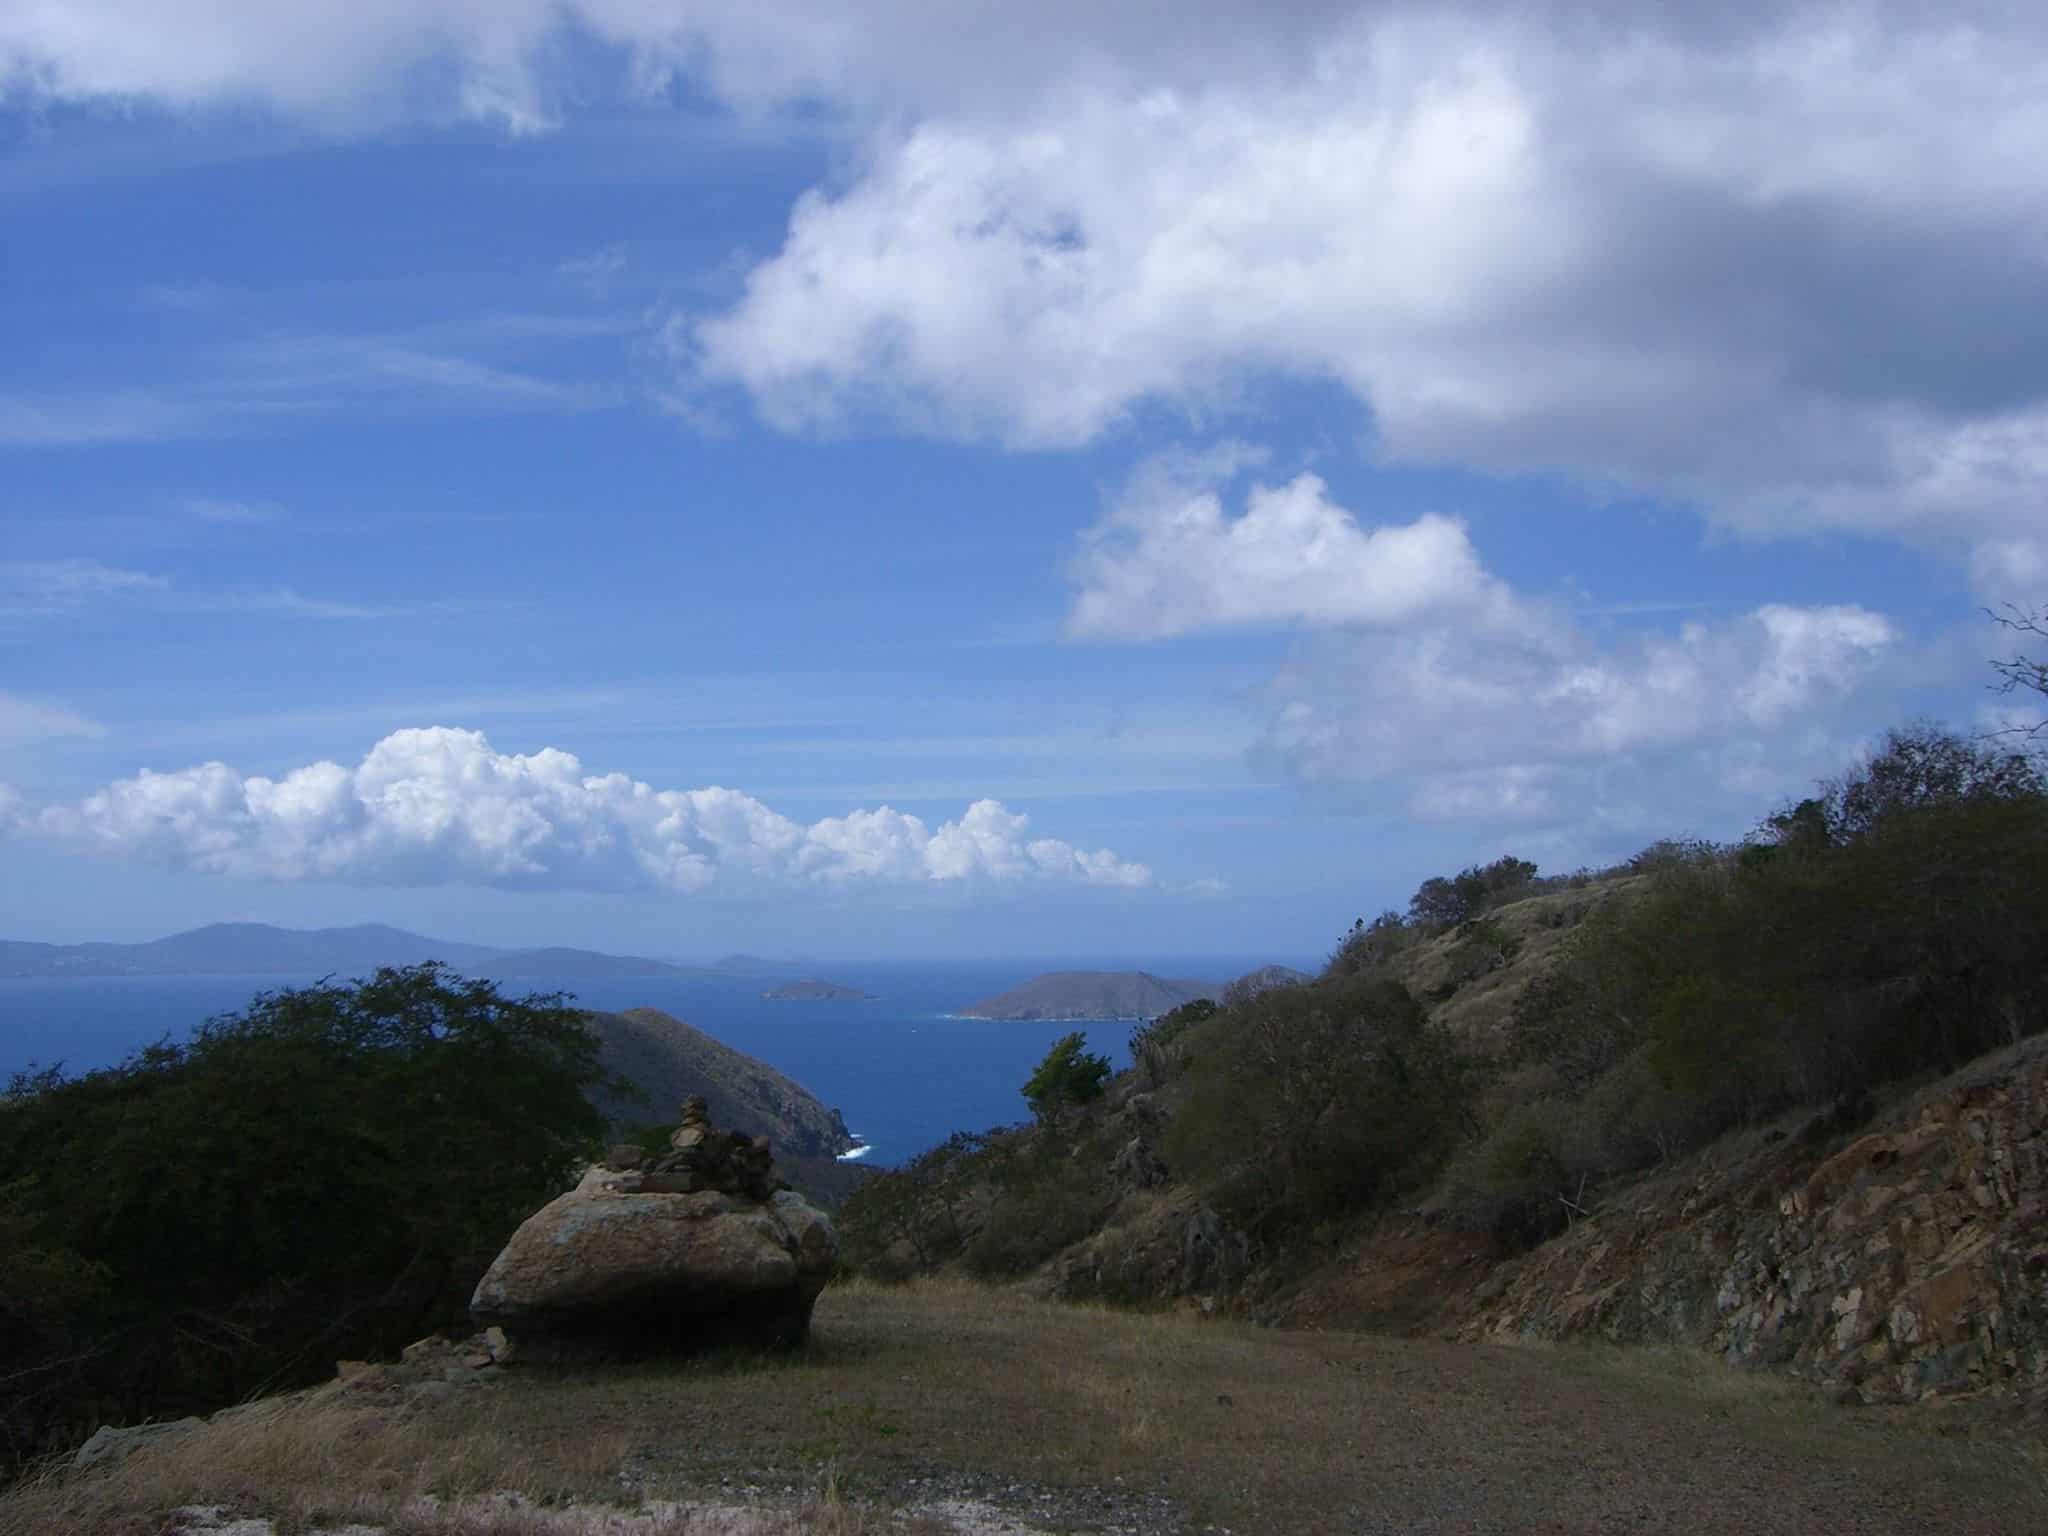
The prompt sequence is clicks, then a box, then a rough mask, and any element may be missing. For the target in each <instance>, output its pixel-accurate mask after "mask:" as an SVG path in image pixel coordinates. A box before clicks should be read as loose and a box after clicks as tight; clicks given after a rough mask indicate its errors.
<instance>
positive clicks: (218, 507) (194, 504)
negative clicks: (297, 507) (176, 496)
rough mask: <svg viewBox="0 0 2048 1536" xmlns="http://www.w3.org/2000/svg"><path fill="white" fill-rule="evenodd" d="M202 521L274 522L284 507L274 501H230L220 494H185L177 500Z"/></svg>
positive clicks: (280, 515)
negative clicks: (181, 498) (185, 495)
mask: <svg viewBox="0 0 2048 1536" xmlns="http://www.w3.org/2000/svg"><path fill="white" fill-rule="evenodd" d="M179 505H180V506H182V507H183V508H184V509H185V510H186V511H187V512H189V513H190V514H191V515H192V516H194V517H196V518H198V519H199V520H200V521H201V522H203V523H274V522H276V521H277V520H278V519H279V518H281V517H283V516H284V508H283V507H280V506H279V505H278V504H277V503H276V502H274V501H231V500H229V499H227V498H225V497H220V496H187V497H185V498H184V499H183V500H181V501H180V502H179Z"/></svg>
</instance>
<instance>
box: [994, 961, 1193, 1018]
mask: <svg viewBox="0 0 2048 1536" xmlns="http://www.w3.org/2000/svg"><path fill="white" fill-rule="evenodd" d="M1219 990H1220V989H1219V988H1218V987H1217V986H1216V984H1215V983H1214V982H1209V981H1180V980H1175V979H1173V978H1170V977H1164V976H1154V975H1153V974H1152V973H1151V972H1150V971H1048V972H1046V973H1045V974H1044V975H1043V976H1035V977H1033V978H1032V979H1031V980H1030V981H1027V982H1025V983H1024V985H1022V986H1021V987H1012V988H1011V989H1010V990H1009V991H1007V992H1003V993H999V994H998V995H997V996H995V997H990V998H984V999H983V1000H982V1001H981V1002H978V1003H975V1004H974V1005H973V1006H972V1007H968V1008H962V1009H961V1010H960V1012H959V1015H958V1016H959V1017H961V1018H965V1019H1017V1020H1028V1019H1153V1018H1157V1017H1158V1016H1159V1015H1160V1014H1162V1013H1169V1012H1171V1011H1172V1010H1173V1009H1175V1008H1178V1007H1179V1006H1180V1005H1181V1004H1182V1003H1191V1002H1193V1001H1194V1000H1195V999H1196V998H1198V997H1215V996H1216V995H1217V993H1218V991H1219Z"/></svg>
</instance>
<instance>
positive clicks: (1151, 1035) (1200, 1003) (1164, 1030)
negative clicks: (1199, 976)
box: [1130, 997, 1217, 1088]
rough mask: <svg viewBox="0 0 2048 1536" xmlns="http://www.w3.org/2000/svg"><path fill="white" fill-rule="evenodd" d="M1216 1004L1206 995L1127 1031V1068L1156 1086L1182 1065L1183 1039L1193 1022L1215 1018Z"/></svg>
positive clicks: (1150, 1085)
mask: <svg viewBox="0 0 2048 1536" xmlns="http://www.w3.org/2000/svg"><path fill="white" fill-rule="evenodd" d="M1216 1014H1217V1004H1216V1003H1215V1002H1214V1001H1213V1000H1211V999H1209V998H1206V997H1198V998H1196V999H1195V1000H1194V1001H1193V1002H1189V1003H1182V1004H1181V1005H1180V1006H1179V1007H1178V1008H1175V1009H1173V1010H1171V1011H1170V1012H1167V1013H1162V1014H1161V1015H1160V1016H1159V1017H1158V1018H1156V1019H1151V1020H1148V1021H1147V1022H1145V1023H1143V1024H1140V1025H1138V1026H1137V1027H1136V1028H1135V1029H1133V1030H1132V1031H1131V1040H1130V1047H1131V1068H1132V1070H1133V1071H1134V1072H1135V1073H1136V1074H1137V1076H1138V1079H1139V1080H1140V1081H1141V1082H1143V1083H1145V1084H1146V1085H1147V1086H1148V1087H1153V1088H1157V1087H1159V1086H1160V1085H1161V1084H1163V1083H1164V1082H1166V1080H1167V1079H1168V1078H1170V1077H1172V1076H1173V1075H1174V1073H1175V1072H1176V1071H1178V1070H1179V1069H1180V1067H1181V1066H1182V1065H1184V1064H1185V1061H1186V1057H1187V1053H1186V1049H1185V1047H1184V1045H1183V1042H1184V1041H1185V1039H1186V1038H1187V1033H1188V1031H1189V1030H1190V1029H1192V1028H1194V1026H1195V1025H1197V1024H1202V1023H1206V1022H1207V1021H1208V1020H1210V1019H1213V1018H1215V1017H1216Z"/></svg>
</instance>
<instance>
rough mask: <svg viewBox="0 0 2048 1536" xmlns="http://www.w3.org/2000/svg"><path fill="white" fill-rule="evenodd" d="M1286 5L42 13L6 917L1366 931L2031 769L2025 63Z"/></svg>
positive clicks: (1967, 20) (928, 0)
mask: <svg viewBox="0 0 2048 1536" xmlns="http://www.w3.org/2000/svg"><path fill="white" fill-rule="evenodd" d="M1272 9H1273V8H1271V7H1264V6H1252V5H1242V4H1231V3H1224V0H1195V3H1184V4H1178V5H1170V6H1169V5H1166V4H1164V3H1163V0H1162V3H1159V4H1153V3H1151V0H1136V3H1133V4H1131V5H1129V6H1126V7H1119V8H1102V7H1097V6H1084V5H1079V4H1074V5H1062V4H1054V5H1050V6H1043V7H1035V8H1023V9H1020V8H1017V7H998V6H993V5H990V6H982V5H974V4H966V5H940V4H938V3H937V0H889V3H884V4H878V5H876V6H873V7H869V8H863V9H862V10H861V11H860V13H859V14H858V16H857V17H856V16H854V15H853V14H852V13H844V14H843V13H842V8H840V7H834V6H827V5H824V4H822V3H812V0H788V3H786V4H783V5H780V6H776V7H760V6H737V5H735V6H724V5H718V4H700V5H688V6H686V5H681V4H672V3H657V0H560V3H542V0H521V3H504V4H488V5H487V4H480V3H466V0H434V3H426V4H407V5H398V4H395V3H394V4H384V3H369V4H363V3H358V4H351V5H341V4H338V3H329V0H295V3H287V4H281V5H280V4H268V5H256V4H253V3H250V4H242V3H240V0H212V3H206V4H201V3H199V0H152V3H149V4H142V3H140V0H79V3H74V4H71V5H67V6H64V7H61V8H58V7H42V8H37V7H27V8H15V9H10V10H7V11H0V337H4V339H5V345H4V347H0V859H4V861H5V867H6V868H7V870H8V871H9V877H8V879H7V880H6V881H4V882H0V933H4V934H6V935H7V936H11V937H20V938H34V939H45V940H56V941H71V940H81V939H87V938H118V939H136V938H146V937H153V936H156V935H158V934H161V933H164V932H168V931H172V930H175V929H178V928H182V927H187V926H191V925H194V924H196V923H199V922H205V921H213V920H222V919H259V920H268V921H274V922H280V923H286V924H292V925H311V924H316V923H338V922H355V921H365V920H381V921H391V922H397V923H401V924H404V925H407V926H412V927H416V928H421V929H425V930H428V931H432V932H438V933H443V934H446V935H449V936H452V937H462V938H470V939H480V940H485V941H504V942H528V941H534V942H538V941H547V942H569V943H580V944H587V945H591V946H595V947H604V948H612V949H633V950H641V951H653V952H657V953H664V954H680V955H708V954H711V953H716V952H720V951H722V950H726V949H731V948H736V947H747V948H753V949H767V950H776V949H783V950H802V951H804V952H807V953H811V954H819V955H843V956H854V955H863V956H865V955H874V956H886V957H899V956H902V957H914V956H920V955H933V956H937V955H993V954H1066V955H1074V954H1092V955H1103V956H1115V955H1117V954H1119V953H1123V954H1160V953H1182V954H1195V953H1199V952H1201V951H1204V950H1227V951H1230V952H1232V953H1242V952H1246V951H1255V950H1259V949H1261V948H1265V949H1271V950H1273V951H1274V952H1276V953H1286V954H1302V953H1315V952H1319V951H1322V950H1324V949H1326V948H1327V947H1328V946H1329V945H1330V943H1332V942H1333V941H1334V940H1335V938H1336V937H1337V935H1338V934H1339V933H1340V932H1341V931H1342V929H1343V928H1344V927H1345V926H1346V925H1348V923H1349V922H1350V921H1351V919H1352V918H1353V917H1356V916H1359V915H1370V914H1371V913H1373V912H1376V911H1378V910H1379V909H1380V908H1382V907H1384V906H1387V905H1400V904H1402V903H1403V902H1404V901H1405V898H1406V896H1407V894H1408V893H1409V892H1410V891H1412V890H1413V888H1414V886H1415V885H1416V883H1417V882H1418V881H1419V880H1420V879H1421V878H1423V877H1424V876H1426V875H1428V874H1431V873H1437V872H1441V871H1446V870H1451V869H1455V868H1457V867H1459V866H1461V865H1463V864H1466V863H1470V862H1473V861H1475V860H1481V859H1486V858H1491V857H1493V856H1496V855H1498V854H1499V853H1502V852H1504V851H1509V850H1512V851H1515V852H1518V853H1520V854H1523V855H1525V856H1527V857H1532V858H1535V859H1537V860H1538V862H1539V863H1540V864H1542V865H1543V866H1545V867H1546V868H1553V869H1554V868H1569V867H1575V866H1577V865H1580V864H1583V863H1600V862H1604V861H1611V860H1614V859H1617V858H1620V857H1624V856H1626V855H1627V854H1629V853H1630V852H1632V851H1634V850H1635V849H1637V848H1639V847H1641V846H1643V845H1644V844H1646V843H1648V842H1649V841H1651V840H1653V839H1655V838H1657V837H1661V836H1668V835H1704V836H1711V837H1720V838H1728V837H1736V836H1739V835H1741V834H1742V833H1743V832H1744V831H1745V830H1747V829H1748V828H1749V827H1750V826H1752V825H1754V824H1755V822H1756V821H1757V820H1758V819H1759V817H1760V816H1761V815H1762V814H1764V813H1765V812H1766V811H1768V810H1769V809H1771V808H1772V807H1773V806H1774V805H1776V804H1777V803H1779V802H1781V801H1782V800H1783V799H1785V798H1786V797H1788V796H1796V795H1798V794H1800V793H1802V792H1803V791H1804V790H1805V789H1806V788H1807V787H1809V786H1810V785H1811V784H1812V783H1813V781H1814V780H1815V779H1816V778H1819V777H1821V776H1824V775H1827V774H1829V773H1833V772H1837V771H1839V770H1840V769H1841V768H1842V767H1843V766H1845V765H1846V764H1847V763H1849V762H1851V761H1853V759H1854V758H1855V756H1856V754H1857V753H1859V752H1860V751H1862V750H1865V749H1866V748H1867V746H1868V745H1869V744H1870V742H1871V741H1872V740H1873V739H1874V737H1875V736H1876V735H1877V733H1879V732H1881V731H1882V730H1883V729H1884V728H1886V727H1887V726H1891V725H1895V724H1899V723H1902V722H1904V721H1906V720H1908V719H1910V718H1912V717H1914V716H1917V715H1923V714H1927V715H1933V716H1936V717H1938V718H1941V719H1944V720H1947V721H1949V722H1951V723H1953V724H1955V725H1957V726H1958V727H1959V728H1962V729H1966V730H1987V729H1993V728H1996V727H1998V726H2000V725H2002V724H2007V723H2011V717H2009V716H2008V715H2007V714H2004V713H2001V710H2002V709H2004V708H2005V706H2006V704H2007V703H2008V702H2009V701H2003V700H2000V699H1999V698H1997V697H1996V696H1995V695H1993V694H1990V693H1989V692H1988V691H1987V689H1986V686H1985V685H1986V684H1987V683H1988V682H1989V681H1991V680H1992V679H1991V675H1990V673H1989V671H1988V669H1987V667H1986V661H1987V658H1989V657H1991V656H1993V655H2001V654H2005V653H2007V652H2008V651H2009V649H2010V647H2009V644H2008V643H2007V637H2005V636H2003V635H2002V634H2001V632H1999V631H1998V630H1996V629H1995V627H1994V626H1992V625H1991V624H1990V623H1989V622H1988V621H1987V620H1986V619H1985V618H1984V616H1983V613H1982V610H1983V608H1984V607H1985V606H1987V605H1991V606H1996V605H1999V604H2003V603H2007V602H2012V603H2018V604H2022V605H2024V606H2028V607H2038V606H2039V605H2040V604H2041V603H2042V602H2043V601H2044V598H2048V501H2044V486H2048V302H2044V301H2048V215H2044V213H2043V211H2042V203H2041V200H2040V198H2039V195H2038V187H2039V171H2038V167H2039V166H2040V165H2041V164H2043V163H2048V159H2044V156H2048V118H2044V117H2043V115H2042V113H2041V111H2040V108H2039V103H2040V102H2041V101H2042V100H2048V26H2044V25H2043V24H2042V23H2039V22H2036V21H2033V20H2030V19H2027V18H2025V17H2024V16H2023V15H2021V14H2020V13H2017V12H2014V11H2013V10H2012V9H2011V8H2009V7H2001V6H1995V5H1990V4H1986V5H1982V6H1979V5H1971V4H1965V5H1961V6H1957V7H1950V8H1946V9H1945V10H1944V11H1943V12H1942V13H1941V15H1940V16H1939V17H1929V16H1926V15H1923V14H1921V12H1920V10H1919V9H1918V8H1909V7H1904V6H1894V5H1887V4H1877V3H1870V4H1864V5H1852V6H1848V7H1843V6H1836V5H1830V6H1825V7H1822V6H1809V5H1803V4H1794V3H1783V4H1763V5H1758V6H1756V7H1753V8H1748V9H1747V10H1746V12H1745V14H1744V15H1743V16H1742V17H1741V18H1739V19H1734V20H1726V21H1720V22H1713V23H1708V22H1703V21H1701V20H1700V19H1699V18H1697V17H1696V16H1694V14H1693V8H1690V7H1678V6H1671V7H1668V8H1663V7H1658V6H1631V7H1620V6H1605V5H1597V4H1596V5H1584V4H1579V5H1570V6H1566V5H1562V4H1560V5H1556V6H1545V5H1537V6H1515V7H1507V6H1503V5H1497V4H1489V3H1479V0H1473V3H1466V4H1457V5H1449V6H1444V5H1436V6H1430V7H1427V8H1417V7H1412V6H1403V5H1393V4H1370V5H1356V4H1336V3H1330V4H1322V3H1317V4H1309V5H1303V6H1299V7H1288V8H1284V9H1285V14H1284V15H1282V16H1279V17H1277V18H1276V17H1275V16H1273V15H1270V14H1268V13H1269V12H1270V11H1271V10H1272ZM571 759H573V761H571Z"/></svg>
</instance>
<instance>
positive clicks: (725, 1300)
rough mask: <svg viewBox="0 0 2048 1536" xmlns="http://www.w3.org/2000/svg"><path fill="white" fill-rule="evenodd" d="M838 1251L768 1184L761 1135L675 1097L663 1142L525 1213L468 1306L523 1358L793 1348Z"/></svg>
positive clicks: (626, 1151)
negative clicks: (657, 1151)
mask: <svg viewBox="0 0 2048 1536" xmlns="http://www.w3.org/2000/svg"><path fill="white" fill-rule="evenodd" d="M837 1257H838V1240H837V1237H836V1235H835V1234H834V1232H833V1230H832V1224H831V1222H830V1221H829V1220H827V1219H826V1217H825V1216H824V1214H823V1213H822V1212H820V1211H818V1210H817V1209H816V1208H815V1207H813V1206H812V1205H811V1204H810V1203H809V1202H808V1201H806V1200H805V1199H804V1198H803V1196H801V1195H799V1194H797V1193H795V1192H794V1191H792V1190H789V1189H787V1188H784V1187H783V1186H782V1185H781V1183H780V1181H779V1180H777V1179H776V1177H775V1172H774V1159H773V1154H772V1153H771V1152H770V1150H769V1147H768V1143H767V1140H766V1138H763V1137H748V1136H745V1135H742V1134H740V1133H739V1132H735V1131H718V1130H715V1129H713V1127H712V1126H711V1123H710V1120H709V1117H708V1115H707V1112H706V1110H705V1105H704V1101H703V1100H702V1099H701V1098H693V1099H690V1100H688V1101H687V1102H686V1103H685V1104H684V1106H683V1119H682V1124H681V1125H680V1126H679V1127H678V1129H677V1130H676V1133H675V1135H674V1137H673V1139H672V1145H671V1150H670V1151H669V1152H667V1153H665V1154H663V1155H662V1156H660V1157H658V1158H655V1159H651V1160H650V1159H647V1158H644V1157H643V1156H641V1155H640V1154H639V1152H638V1151H637V1150H636V1149H633V1148H619V1149H615V1150H614V1152H613V1154H612V1155H611V1156H610V1157H609V1158H607V1160H606V1161H605V1162H603V1163H600V1164H598V1165H597V1166H595V1167H593V1168H592V1169H590V1171H589V1172H588V1173H586V1174H585V1175H584V1176H583V1179H582V1181H581V1182H580V1183H579V1184H578V1185H577V1186H576V1188H575V1189H573V1190H571V1191H570V1192H569V1193H568V1194H566V1195H562V1196H561V1197H559V1198H558V1199H556V1200H553V1201H551V1202H550V1203H549V1204H547V1205H546V1206H543V1207H542V1208H541V1209H540V1210H539V1211H537V1212H535V1213H534V1214H533V1215H532V1216H530V1217H528V1218H527V1220H526V1221H525V1223H524V1224H522V1225H521V1226H520V1228H519V1230H518V1231H517V1232H515V1233H514V1234H513V1235H512V1240H511V1242H509V1243H507V1244H506V1245H505V1249H504V1251H503V1252H502V1253H500V1254H499V1255H498V1257H497V1259H496V1260H495V1261H494V1262H493V1263H492V1265H491V1267H490V1269H489V1270H488V1271H487V1272H486V1273H485V1275H484V1277H483V1280H482V1281H481V1282H480V1283H479V1284H478V1286H477V1288H476V1294H475V1296H474V1297H473V1298H472V1299H471V1301H470V1312H471V1314H472V1315H473V1316H474V1317H475V1318H476V1319H477V1321H478V1322H480V1323H484V1324H490V1325H495V1326H498V1327H500V1328H502V1329H503V1330H504V1332H505V1334H506V1335H507V1336H508V1338H509V1340H510V1342H511V1345H512V1348H513V1350H514V1351H515V1353H516V1358H518V1359H519V1360H521V1361H548V1360H564V1359H590V1358H621V1357H626V1358H630V1357H637V1356H644V1355H649V1354H660V1353H668V1352H674V1351H678V1350H686V1349H692V1348H700V1347H705V1346H709V1345H721V1344H742V1345H749V1344H751V1345H776V1346H787V1345H793V1344H797V1343H801V1342H802V1340H803V1339H804V1337H805V1336H806V1334H807V1333H808V1331H809V1328H810V1319H811V1308H812V1306H813V1304H814V1303H815V1302H816V1301H817V1299H818V1293H819V1292H820V1291H821V1290H823V1289H824V1286H825V1281H826V1279H827V1278H828V1277H829V1276H830V1275H831V1272H832V1267H833V1265H834V1263H835V1261H836V1260H837Z"/></svg>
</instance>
